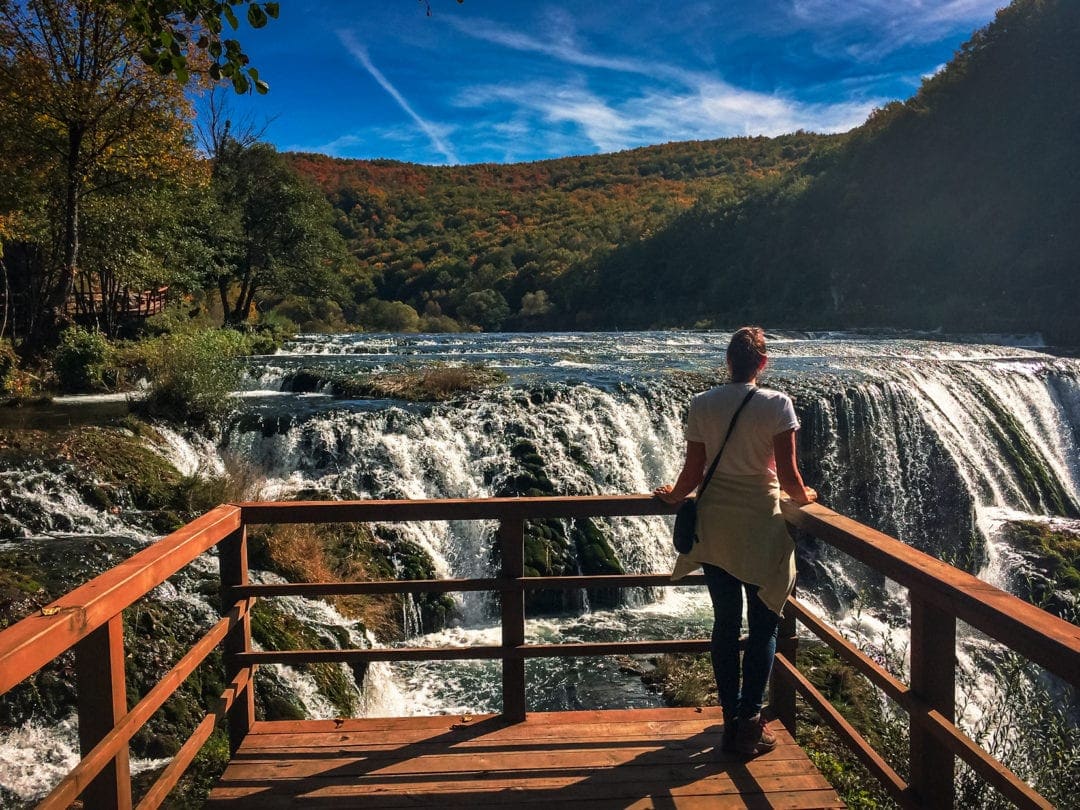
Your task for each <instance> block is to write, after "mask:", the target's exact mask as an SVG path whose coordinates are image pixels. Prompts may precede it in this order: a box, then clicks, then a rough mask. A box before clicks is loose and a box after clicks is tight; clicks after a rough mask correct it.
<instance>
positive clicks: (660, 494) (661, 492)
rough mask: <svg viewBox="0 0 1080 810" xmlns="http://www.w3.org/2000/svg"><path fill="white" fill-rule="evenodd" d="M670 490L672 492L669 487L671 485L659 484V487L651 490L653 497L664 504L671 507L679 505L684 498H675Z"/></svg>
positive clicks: (671, 488)
mask: <svg viewBox="0 0 1080 810" xmlns="http://www.w3.org/2000/svg"><path fill="white" fill-rule="evenodd" d="M672 490H673V487H672V486H671V484H661V485H660V486H658V487H657V488H656V489H654V490H653V495H655V496H656V497H657V498H659V499H660V500H662V501H663V502H664V503H666V504H670V505H672V506H675V505H676V504H680V503H682V502H683V501H685V500H686V497H685V496H683V497H681V498H677V497H675V495H674V494H673V492H672Z"/></svg>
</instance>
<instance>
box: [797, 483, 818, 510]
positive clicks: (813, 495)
mask: <svg viewBox="0 0 1080 810" xmlns="http://www.w3.org/2000/svg"><path fill="white" fill-rule="evenodd" d="M817 499H818V494H817V490H816V489H814V488H813V487H803V496H802V497H801V498H795V497H793V498H792V499H791V500H793V501H795V503H797V504H798V505H799V506H806V505H807V504H808V503H813V502H814V501H816V500H817Z"/></svg>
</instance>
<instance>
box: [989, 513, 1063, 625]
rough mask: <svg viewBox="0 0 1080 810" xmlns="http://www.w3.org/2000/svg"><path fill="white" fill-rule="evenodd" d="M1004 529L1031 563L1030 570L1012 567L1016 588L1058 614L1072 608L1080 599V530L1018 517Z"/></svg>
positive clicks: (1019, 592)
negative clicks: (1018, 518)
mask: <svg viewBox="0 0 1080 810" xmlns="http://www.w3.org/2000/svg"><path fill="white" fill-rule="evenodd" d="M1004 532H1005V537H1006V539H1007V540H1008V542H1009V543H1010V544H1011V545H1012V546H1013V547H1014V548H1016V549H1017V550H1018V551H1020V552H1021V553H1022V554H1023V555H1024V556H1025V557H1026V558H1027V559H1028V561H1029V562H1030V564H1031V568H1029V569H1027V570H1022V569H1013V570H1011V571H1010V576H1011V578H1012V580H1013V582H1012V585H1013V587H1014V588H1015V591H1016V592H1017V593H1018V594H1020V595H1021V596H1023V597H1024V598H1025V599H1027V600H1028V601H1030V602H1033V603H1034V604H1037V605H1040V606H1041V607H1044V608H1045V609H1047V610H1050V611H1052V612H1054V613H1057V614H1058V615H1063V614H1065V613H1066V612H1068V611H1069V610H1071V605H1072V604H1074V603H1075V602H1076V601H1077V600H1080V530H1076V529H1069V528H1066V527H1060V526H1059V527H1055V526H1054V525H1052V524H1050V523H1046V522H1041V521H1032V520H1016V521H1010V522H1009V523H1008V524H1006V526H1005V527H1004ZM1070 597H1071V598H1070Z"/></svg>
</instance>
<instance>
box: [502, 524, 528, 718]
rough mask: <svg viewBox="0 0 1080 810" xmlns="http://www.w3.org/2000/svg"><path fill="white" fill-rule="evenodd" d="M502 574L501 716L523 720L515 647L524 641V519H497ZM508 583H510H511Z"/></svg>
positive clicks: (521, 665) (521, 673) (521, 663)
mask: <svg viewBox="0 0 1080 810" xmlns="http://www.w3.org/2000/svg"><path fill="white" fill-rule="evenodd" d="M499 549H500V551H501V553H502V577H503V579H504V580H507V585H506V587H504V588H503V590H502V592H501V594H500V602H501V605H502V610H501V612H502V647H503V659H502V687H503V688H502V693H503V717H505V718H506V719H507V720H509V721H510V722H512V723H520V722H522V721H524V720H525V659H523V658H521V657H519V656H517V655H516V654H515V653H516V652H517V649H518V648H519V647H520V646H521V645H523V644H524V643H525V589H524V588H523V587H522V582H521V580H522V578H523V577H524V576H525V521H524V520H520V519H510V518H503V519H502V521H501V522H500V523H499ZM511 583H512V584H511Z"/></svg>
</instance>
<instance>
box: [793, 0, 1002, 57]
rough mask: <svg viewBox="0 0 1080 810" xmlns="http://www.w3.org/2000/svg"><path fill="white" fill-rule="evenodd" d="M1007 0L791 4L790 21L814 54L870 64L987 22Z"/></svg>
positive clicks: (814, 0)
mask: <svg viewBox="0 0 1080 810" xmlns="http://www.w3.org/2000/svg"><path fill="white" fill-rule="evenodd" d="M1007 4H1008V3H1007V0H918V2H904V0H846V2H837V0H792V1H791V5H790V9H789V12H790V20H791V21H792V22H794V23H795V25H796V26H797V27H798V28H800V29H803V30H807V31H811V32H814V33H815V34H816V35H817V37H818V43H817V46H818V50H819V51H822V52H827V53H839V54H842V55H844V56H846V57H848V58H851V59H855V60H857V61H860V62H872V61H877V60H879V59H881V58H882V57H884V56H886V55H888V54H890V53H893V52H895V51H897V50H900V49H901V48H904V47H907V46H910V45H916V44H926V43H931V42H937V41H939V40H940V39H941V38H942V36H943V35H947V34H950V33H952V32H954V31H955V30H956V29H958V28H959V29H972V30H973V29H974V28H975V27H977V26H981V25H984V24H985V23H986V22H987V21H988V20H990V19H992V18H993V16H994V12H996V11H997V10H998V9H999V8H1001V7H1002V6H1005V5H1007Z"/></svg>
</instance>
